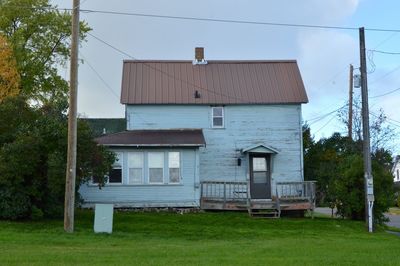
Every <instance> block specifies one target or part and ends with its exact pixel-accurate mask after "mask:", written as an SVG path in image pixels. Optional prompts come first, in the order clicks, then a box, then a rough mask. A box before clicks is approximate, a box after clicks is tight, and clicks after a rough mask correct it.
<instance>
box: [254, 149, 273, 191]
mask: <svg viewBox="0 0 400 266" xmlns="http://www.w3.org/2000/svg"><path fill="white" fill-rule="evenodd" d="M250 195H251V198H252V199H270V198H271V171H270V155H256V154H254V155H252V154H251V155H250Z"/></svg>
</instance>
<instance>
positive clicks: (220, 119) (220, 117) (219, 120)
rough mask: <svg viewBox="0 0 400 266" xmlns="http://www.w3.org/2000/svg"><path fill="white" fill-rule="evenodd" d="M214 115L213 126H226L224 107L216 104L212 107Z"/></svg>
mask: <svg viewBox="0 0 400 266" xmlns="http://www.w3.org/2000/svg"><path fill="white" fill-rule="evenodd" d="M211 113H212V114H211V115H212V127H213V128H223V127H224V107H222V106H214V107H212V108H211Z"/></svg>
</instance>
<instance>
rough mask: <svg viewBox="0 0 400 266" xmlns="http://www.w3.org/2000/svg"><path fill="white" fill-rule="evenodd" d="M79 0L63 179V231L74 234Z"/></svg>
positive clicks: (74, 8)
mask: <svg viewBox="0 0 400 266" xmlns="http://www.w3.org/2000/svg"><path fill="white" fill-rule="evenodd" d="M79 5H80V2H79V0H73V5H72V39H71V68H70V87H69V111H68V155H67V170H66V172H67V173H66V178H65V205H64V230H65V231H66V232H68V233H72V232H74V207H75V178H76V142H77V141H76V140H77V137H76V134H77V133H76V132H77V121H76V114H77V95H78V93H77V92H78V44H79Z"/></svg>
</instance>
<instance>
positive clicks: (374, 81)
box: [369, 65, 400, 85]
mask: <svg viewBox="0 0 400 266" xmlns="http://www.w3.org/2000/svg"><path fill="white" fill-rule="evenodd" d="M399 69H400V65H399V66H397V67H395V68H394V69H392V70H391V71H389V72H387V73H386V74H383V75H382V76H380V77H379V78H377V79H375V80H373V81H372V82H370V83H369V84H370V85H371V84H374V83H376V82H378V81H379V80H382V79H384V78H386V77H387V76H389V75H390V74H392V73H394V72H396V71H397V70H399Z"/></svg>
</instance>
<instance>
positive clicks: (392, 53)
mask: <svg viewBox="0 0 400 266" xmlns="http://www.w3.org/2000/svg"><path fill="white" fill-rule="evenodd" d="M368 51H369V52H373V53H380V54H388V55H400V52H388V51H382V50H375V49H371V50H368Z"/></svg>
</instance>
